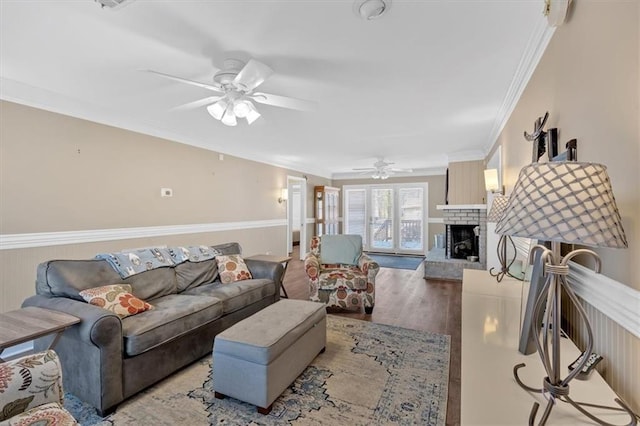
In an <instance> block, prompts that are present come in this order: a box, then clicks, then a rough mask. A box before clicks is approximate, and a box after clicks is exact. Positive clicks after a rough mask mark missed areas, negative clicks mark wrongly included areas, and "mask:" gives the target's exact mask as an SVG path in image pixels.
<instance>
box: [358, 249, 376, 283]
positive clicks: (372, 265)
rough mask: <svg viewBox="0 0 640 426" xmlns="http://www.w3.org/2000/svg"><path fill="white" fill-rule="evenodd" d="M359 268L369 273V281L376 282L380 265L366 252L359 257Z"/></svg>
mask: <svg viewBox="0 0 640 426" xmlns="http://www.w3.org/2000/svg"><path fill="white" fill-rule="evenodd" d="M358 268H360V270H361V271H362V272H363V273H365V274H367V281H369V282H375V278H376V275H378V271H380V265H378V263H377V262H376V261H375V260H373V259H371V258H370V257H369V256H367V255H366V254H364V253H363V254H362V255H360V258H359V259H358Z"/></svg>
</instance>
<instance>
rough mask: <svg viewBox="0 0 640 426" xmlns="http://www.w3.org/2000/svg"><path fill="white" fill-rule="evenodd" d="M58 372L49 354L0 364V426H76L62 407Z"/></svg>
mask: <svg viewBox="0 0 640 426" xmlns="http://www.w3.org/2000/svg"><path fill="white" fill-rule="evenodd" d="M62 398H63V391H62V368H61V366H60V361H59V360H58V355H57V354H56V353H55V352H54V351H52V350H49V351H46V352H41V353H37V354H34V355H27V356H23V357H21V358H17V359H14V360H11V361H7V362H3V363H1V364H0V425H1V426H5V425H6V426H17V425H20V426H28V425H34V426H35V425H38V426H40V425H56V426H68V425H69V426H70V425H78V424H79V423H77V422H76V421H75V419H74V418H73V416H72V415H71V413H69V412H68V411H67V410H65V409H64V408H63V407H62V402H63V401H62Z"/></svg>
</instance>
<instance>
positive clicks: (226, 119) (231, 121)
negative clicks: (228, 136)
mask: <svg viewBox="0 0 640 426" xmlns="http://www.w3.org/2000/svg"><path fill="white" fill-rule="evenodd" d="M220 121H222V124H224V125H225V126H235V125H237V124H238V120H236V115H235V114H234V113H233V108H232V107H231V105H229V106H228V107H227V109H226V110H225V112H224V115H223V116H222V119H221V120H220Z"/></svg>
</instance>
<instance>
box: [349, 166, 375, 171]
mask: <svg viewBox="0 0 640 426" xmlns="http://www.w3.org/2000/svg"><path fill="white" fill-rule="evenodd" d="M351 170H355V171H363V172H375V171H376V169H374V168H373V167H356V168H354V169H351Z"/></svg>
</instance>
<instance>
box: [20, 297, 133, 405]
mask: <svg viewBox="0 0 640 426" xmlns="http://www.w3.org/2000/svg"><path fill="white" fill-rule="evenodd" d="M22 306H39V307H41V308H47V309H53V310H56V311H61V312H65V313H67V314H70V315H74V316H76V317H78V318H80V320H81V322H80V323H79V324H76V325H74V326H72V327H70V328H68V329H67V330H65V331H64V333H62V335H61V336H60V340H59V341H58V343H57V344H56V346H55V351H56V352H57V353H58V355H59V357H60V361H61V363H62V368H63V371H64V372H65V375H64V377H63V378H64V387H65V389H66V390H67V391H68V392H71V393H72V394H74V395H77V396H78V397H80V398H82V399H83V400H84V401H86V402H88V403H89V404H91V405H93V406H94V407H96V408H98V410H99V411H100V412H104V411H106V410H107V409H109V408H110V407H112V406H114V405H115V404H117V403H119V402H120V401H122V400H123V399H124V396H123V392H124V391H123V384H122V380H123V375H122V365H123V358H124V355H123V353H124V352H123V344H124V343H123V334H122V322H121V321H120V318H119V317H118V316H117V315H115V314H114V313H113V312H110V311H107V310H106V309H102V308H100V307H98V306H94V305H90V304H88V303H85V302H81V301H78V300H74V299H68V298H66V297H46V296H42V295H36V296H32V297H30V298H28V299H26V300H25V301H24V302H23V303H22ZM47 343H48V340H47V341H44V340H42V339H39V340H36V341H35V342H34V347H35V349H36V350H42V349H43V348H44V347H46V345H47Z"/></svg>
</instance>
